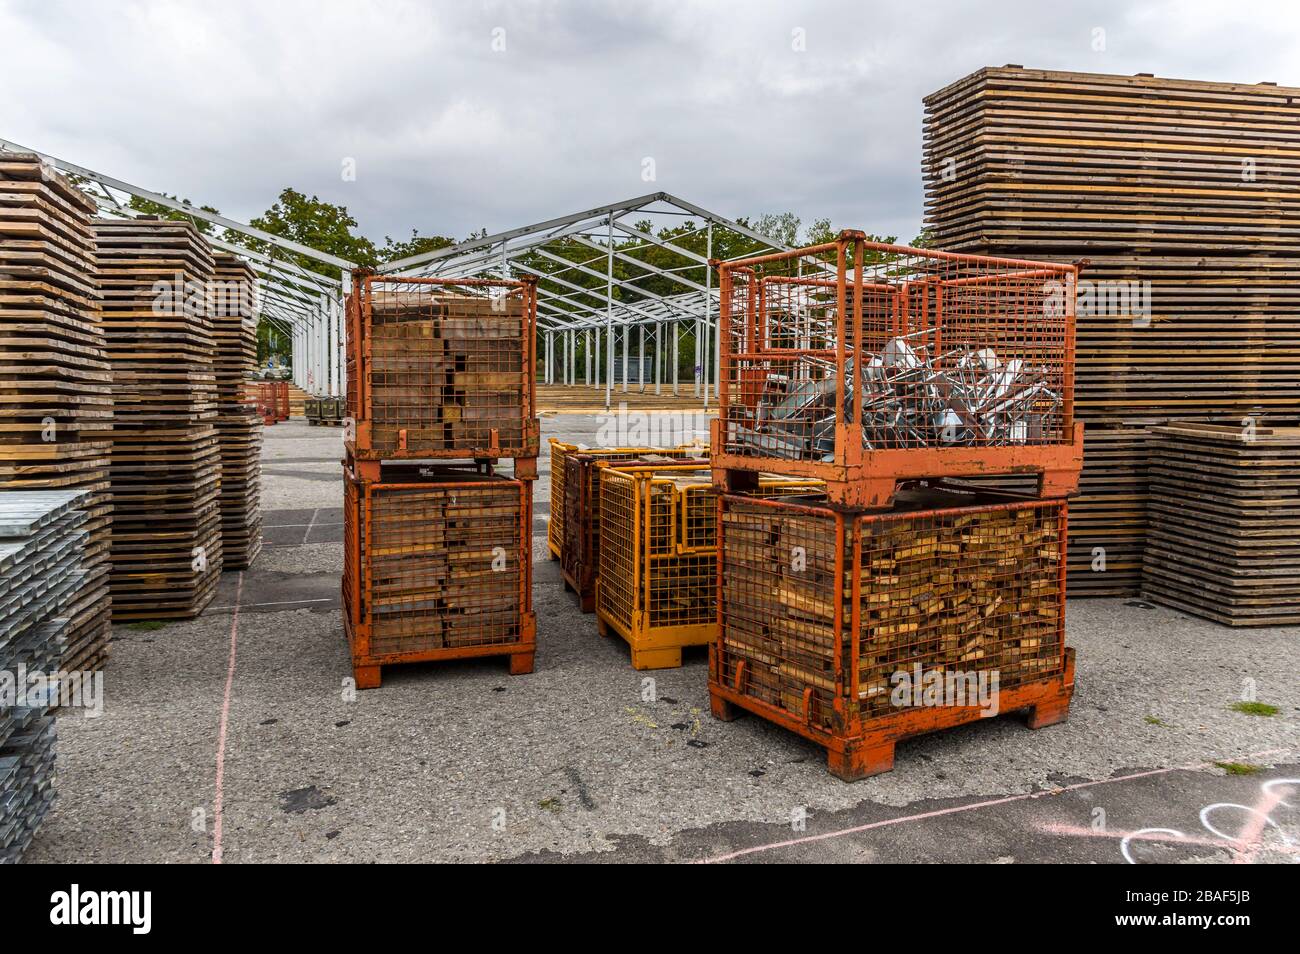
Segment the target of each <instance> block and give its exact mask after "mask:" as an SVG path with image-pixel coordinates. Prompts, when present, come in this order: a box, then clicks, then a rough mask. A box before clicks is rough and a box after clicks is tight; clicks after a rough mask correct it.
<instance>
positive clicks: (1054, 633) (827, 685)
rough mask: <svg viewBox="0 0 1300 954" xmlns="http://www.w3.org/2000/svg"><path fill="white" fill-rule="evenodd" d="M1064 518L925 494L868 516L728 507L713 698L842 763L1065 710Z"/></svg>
mask: <svg viewBox="0 0 1300 954" xmlns="http://www.w3.org/2000/svg"><path fill="white" fill-rule="evenodd" d="M1065 506H1066V505H1065V503H1064V501H1061V500H1050V501H1041V500H1032V499H1030V500H1026V499H1008V495H994V494H984V495H973V494H958V493H951V492H946V491H938V490H934V489H929V488H921V489H914V490H908V491H904V492H902V493H900V494H899V497H898V500H897V501H896V503H895V507H894V509H893V510H892V511H889V512H882V513H868V514H864V513H845V512H843V511H835V510H831V509H829V508H825V507H813V506H807V505H806V504H804V503H802V502H798V503H794V502H782V501H779V500H778V501H763V500H756V499H753V498H746V497H740V496H735V495H726V496H724V497H723V498H722V503H721V522H720V526H721V532H722V542H721V545H720V546H721V557H720V561H719V562H720V567H721V575H722V590H721V594H720V607H721V609H720V613H721V630H720V633H719V637H718V641H717V643H716V644H715V648H714V657H713V664H714V665H713V669H712V670H711V673H710V679H711V685H712V686H713V687H714V688H715V689H719V690H722V691H723V692H724V693H730V695H728V696H727V698H729V699H731V700H733V701H739V702H742V703H745V701H746V700H748V701H750V702H752V703H756V704H757V706H756V711H761V712H763V713H764V714H769V715H770V716H771V717H774V718H778V719H779V720H782V721H784V723H785V724H787V725H788V726H789V727H791V728H795V729H796V730H798V731H803V732H805V734H808V735H810V737H814V738H817V739H818V740H819V741H823V742H829V743H831V744H838V745H839V746H840V748H841V750H843V749H844V748H845V745H846V744H847V742H848V741H852V740H854V739H860V738H862V737H865V736H867V735H870V734H871V733H872V732H873V731H875V730H874V729H873V727H874V726H877V725H882V726H886V725H887V726H888V728H887V729H880V730H879V731H880V732H887V733H892V734H891V735H890V739H891V740H893V739H896V738H899V737H904V736H906V735H908V734H913V733H915V732H917V731H927V730H928V729H933V728H936V727H940V726H941V725H942V724H944V720H945V719H947V720H948V722H949V724H958V723H959V722H961V721H969V720H970V719H971V718H978V717H979V713H977V712H976V713H974V714H972V709H974V708H979V707H987V706H990V705H991V707H992V711H993V712H994V713H996V712H997V707H998V700H999V699H1003V700H1010V707H1011V708H1014V707H1016V706H1017V705H1026V704H1027V703H1026V702H1024V701H1021V700H1024V699H1031V695H1029V694H1030V693H1032V692H1034V691H1037V690H1038V689H1039V688H1042V687H1048V688H1045V689H1044V692H1045V693H1048V696H1045V698H1048V697H1050V693H1052V692H1055V693H1057V696H1058V697H1059V695H1060V693H1061V692H1062V691H1063V690H1062V688H1061V686H1060V685H1057V684H1059V683H1061V682H1062V681H1063V680H1064V679H1065V677H1066V668H1067V658H1068V657H1067V651H1066V648H1065V602H1064V600H1065V574H1064V560H1065V552H1066V514H1065ZM1052 698H1053V701H1052V703H1051V704H1052V705H1054V706H1057V707H1064V708H1068V692H1066V693H1065V695H1064V702H1061V701H1060V699H1059V698H1056V697H1052ZM1034 701H1035V704H1037V700H1034ZM1064 708H1062V709H1061V711H1062V712H1063V711H1064ZM937 712H939V713H942V712H947V713H948V715H946V716H945V715H936V714H935V713H937ZM910 716H915V718H910V720H909V717H910ZM880 720H892V721H888V722H881V721H880ZM855 744H856V743H855ZM889 751H890V753H891V754H890V756H889V758H890V759H891V760H892V741H890V742H889Z"/></svg>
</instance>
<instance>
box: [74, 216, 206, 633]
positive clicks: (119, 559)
mask: <svg viewBox="0 0 1300 954" xmlns="http://www.w3.org/2000/svg"><path fill="white" fill-rule="evenodd" d="M94 228H95V236H96V239H97V241H98V246H99V275H100V283H101V287H102V290H103V295H104V306H103V315H104V330H105V337H106V339H107V349H108V357H109V362H110V364H111V366H112V371H113V406H114V419H113V422H112V429H111V430H105V431H103V432H102V433H101V434H99V435H98V436H99V437H100V438H101V439H109V440H111V441H112V486H113V501H114V516H113V549H112V575H111V585H112V590H113V618H114V619H115V620H133V619H161V618H184V617H190V616H195V615H197V614H198V613H199V612H200V611H201V610H202V609H203V607H204V606H205V605H206V604H207V603H208V601H209V600H210V599H211V598H212V596H213V593H214V592H215V589H216V584H217V580H218V577H219V576H220V573H221V567H222V548H221V508H220V504H219V501H218V494H219V491H220V483H221V453H220V448H219V446H218V443H217V431H216V427H215V426H214V425H215V421H216V417H217V406H216V397H217V394H216V379H215V376H214V372H213V356H214V338H213V322H212V319H211V317H210V315H209V307H208V300H207V297H208V293H209V290H210V287H211V282H212V280H213V260H212V252H211V250H210V249H209V247H208V245H207V243H206V242H205V241H204V240H203V237H202V236H201V235H200V234H199V232H198V231H197V230H196V229H195V228H194V227H193V226H192V225H191V224H190V223H188V222H173V221H168V220H162V219H150V218H140V219H130V220H111V221H110V220H96V221H95V223H94Z"/></svg>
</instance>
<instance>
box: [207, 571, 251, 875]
mask: <svg viewBox="0 0 1300 954" xmlns="http://www.w3.org/2000/svg"><path fill="white" fill-rule="evenodd" d="M243 593H244V571H243V570H240V571H239V577H238V578H237V579H236V581H235V610H234V612H233V613H231V614H230V661H229V663H227V665H226V692H225V695H224V696H223V697H222V700H221V728H220V729H219V730H218V732H217V794H216V798H215V799H214V800H213V803H212V863H213V864H214V865H219V864H221V806H222V801H223V795H224V794H225V793H224V789H223V786H224V783H225V779H226V726H227V725H229V723H230V690H231V687H232V686H233V685H234V684H235V647H236V645H237V644H238V641H239V599H240V597H241V596H242V595H243Z"/></svg>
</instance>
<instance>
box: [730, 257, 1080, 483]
mask: <svg viewBox="0 0 1300 954" xmlns="http://www.w3.org/2000/svg"><path fill="white" fill-rule="evenodd" d="M715 264H716V265H717V267H718V270H719V274H720V285H721V318H720V320H721V321H722V327H723V334H722V354H721V360H722V364H723V380H724V382H725V387H724V389H723V393H722V395H721V398H720V401H719V414H718V419H717V420H716V421H715V422H714V424H713V432H712V439H713V454H714V463H715V468H716V473H717V476H718V478H719V482H720V484H721V485H722V486H723V487H724V489H729V490H730V489H741V488H743V486H744V484H743V481H737V482H734V483H733V482H732V481H731V480H730V479H729V478H728V476H727V475H728V474H729V473H734V472H737V471H739V472H753V471H764V470H766V471H774V472H780V473H786V474H797V475H800V476H808V477H818V478H821V479H824V480H826V481H827V482H828V492H829V493H830V495H831V498H832V499H833V500H835V501H836V502H837V503H841V504H844V505H847V506H855V507H880V506H884V505H887V504H888V502H889V500H890V498H891V496H892V494H893V491H894V485H895V483H896V482H897V481H900V480H908V479H920V478H926V477H962V476H975V475H981V474H1010V473H1032V474H1037V475H1039V477H1040V483H1041V486H1040V494H1041V495H1042V496H1044V497H1048V496H1064V495H1066V494H1068V493H1071V492H1073V491H1074V490H1075V489H1076V488H1077V485H1078V471H1079V468H1080V466H1081V463H1082V436H1081V432H1082V426H1081V425H1078V424H1076V422H1075V421H1074V394H1073V391H1074V312H1075V289H1076V285H1077V276H1078V266H1075V265H1056V264H1049V263H1043V262H1028V261H1019V260H1012V259H995V258H986V257H981V256H975V255H956V254H952V253H947V252H936V251H931V250H928V249H914V248H908V247H905V246H898V245H887V244H884V243H880V242H870V241H867V240H866V238H865V236H864V235H863V233H861V232H852V231H846V232H843V233H841V235H840V237H839V238H838V239H837V240H836V241H835V242H829V243H826V244H823V245H816V246H811V247H809V248H805V249H800V250H796V251H792V252H782V253H777V254H773V255H764V256H758V257H755V258H751V259H745V260H740V261H733V262H716V263H715Z"/></svg>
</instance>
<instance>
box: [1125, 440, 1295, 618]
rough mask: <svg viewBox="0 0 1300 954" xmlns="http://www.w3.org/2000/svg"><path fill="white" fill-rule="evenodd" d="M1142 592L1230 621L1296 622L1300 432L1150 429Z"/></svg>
mask: <svg viewBox="0 0 1300 954" xmlns="http://www.w3.org/2000/svg"><path fill="white" fill-rule="evenodd" d="M1150 448H1151V501H1150V529H1149V531H1148V537H1147V546H1146V552H1145V556H1144V560H1143V571H1144V572H1143V585H1142V588H1143V592H1144V593H1145V594H1146V595H1147V596H1148V597H1149V598H1151V599H1152V600H1155V601H1156V602H1158V603H1164V604H1166V605H1169V606H1173V607H1177V608H1178V609H1181V610H1185V611H1186V612H1189V613H1193V614H1195V615H1197V616H1203V617H1206V618H1207V619H1212V620H1215V621H1216V622H1219V623H1223V624H1225V625H1228V626H1282V625H1293V624H1296V623H1300V428H1295V427H1279V428H1267V427H1247V428H1242V427H1240V426H1237V427H1232V426H1223V425H1214V424H1171V425H1168V426H1166V427H1156V428H1153V429H1152V433H1151V438H1150Z"/></svg>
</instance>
